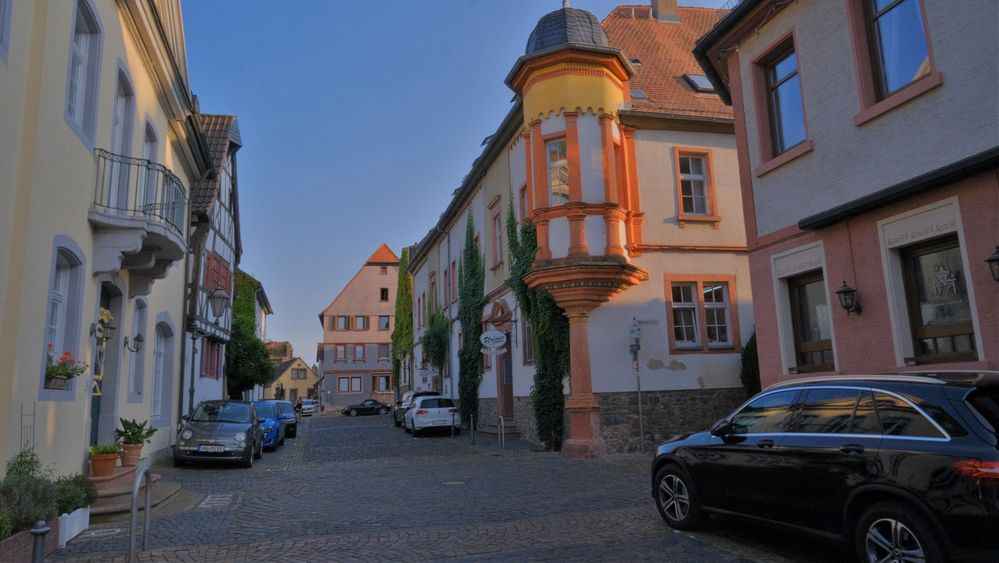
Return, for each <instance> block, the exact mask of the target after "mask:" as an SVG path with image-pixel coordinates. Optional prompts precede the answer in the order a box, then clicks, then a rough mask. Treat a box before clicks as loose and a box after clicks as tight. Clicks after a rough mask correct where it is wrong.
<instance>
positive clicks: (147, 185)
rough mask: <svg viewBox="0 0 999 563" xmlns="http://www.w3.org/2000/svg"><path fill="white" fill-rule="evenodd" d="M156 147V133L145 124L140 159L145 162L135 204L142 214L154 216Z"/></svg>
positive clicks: (155, 211) (155, 208)
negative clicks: (137, 199)
mask: <svg viewBox="0 0 999 563" xmlns="http://www.w3.org/2000/svg"><path fill="white" fill-rule="evenodd" d="M157 149H158V146H157V141H156V131H154V130H153V126H152V125H150V124H149V123H146V131H145V135H144V136H143V139H142V158H143V160H144V161H145V162H143V163H142V165H143V173H142V176H141V177H140V179H139V186H140V189H139V193H138V198H139V201H138V202H137V207H138V209H139V210H140V211H142V212H143V213H150V214H156V213H157V211H159V210H158V209H157V205H156V203H157V202H156V187H157V186H156V179H157V176H156V170H155V169H154V167H153V166H154V164H155V163H156V152H157Z"/></svg>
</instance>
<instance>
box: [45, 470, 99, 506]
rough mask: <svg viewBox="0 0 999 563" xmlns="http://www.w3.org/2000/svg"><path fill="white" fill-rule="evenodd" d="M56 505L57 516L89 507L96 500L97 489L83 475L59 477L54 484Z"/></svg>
mask: <svg viewBox="0 0 999 563" xmlns="http://www.w3.org/2000/svg"><path fill="white" fill-rule="evenodd" d="M55 487H56V505H57V507H58V510H59V514H68V513H70V512H73V511H74V510H76V509H77V508H83V507H84V506H90V505H91V504H93V503H94V501H96V500H97V488H96V487H94V484H93V483H91V482H90V479H87V478H86V477H84V476H83V475H80V474H76V475H70V476H66V477H60V478H59V479H57V480H56V482H55Z"/></svg>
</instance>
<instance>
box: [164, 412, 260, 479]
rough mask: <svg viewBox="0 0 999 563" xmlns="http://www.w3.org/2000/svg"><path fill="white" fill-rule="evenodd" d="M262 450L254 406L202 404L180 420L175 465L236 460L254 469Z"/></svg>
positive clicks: (258, 422)
mask: <svg viewBox="0 0 999 563" xmlns="http://www.w3.org/2000/svg"><path fill="white" fill-rule="evenodd" d="M263 449H264V431H263V429H262V428H261V427H260V421H259V420H258V419H257V413H256V410H255V409H254V408H253V404H251V403H249V402H246V401H204V402H202V403H200V404H199V405H198V406H197V408H195V409H194V412H193V413H192V414H191V416H189V417H188V416H184V417H182V419H181V423H180V430H178V431H177V443H176V445H174V447H173V463H174V465H178V466H179V465H184V464H186V463H187V462H189V461H229V462H232V461H235V462H238V463H239V464H240V465H242V466H243V467H251V466H253V460H254V459H260V456H261V455H262V453H263Z"/></svg>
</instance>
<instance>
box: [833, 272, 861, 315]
mask: <svg viewBox="0 0 999 563" xmlns="http://www.w3.org/2000/svg"><path fill="white" fill-rule="evenodd" d="M836 297H838V298H839V306H840V307H842V308H843V309H845V310H846V315H847V316H850V313H857V314H858V315H859V314H860V312H861V311H862V310H863V309H862V308H861V307H860V302H859V301H857V290H856V289H853V288H852V287H850V286H848V285H846V282H845V281H844V282H843V285H841V286H840V288H839V289H837V290H836Z"/></svg>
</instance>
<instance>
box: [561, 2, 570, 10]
mask: <svg viewBox="0 0 999 563" xmlns="http://www.w3.org/2000/svg"><path fill="white" fill-rule="evenodd" d="M568 7H569V0H562V9H565V8H568Z"/></svg>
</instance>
